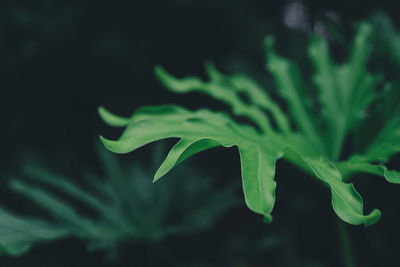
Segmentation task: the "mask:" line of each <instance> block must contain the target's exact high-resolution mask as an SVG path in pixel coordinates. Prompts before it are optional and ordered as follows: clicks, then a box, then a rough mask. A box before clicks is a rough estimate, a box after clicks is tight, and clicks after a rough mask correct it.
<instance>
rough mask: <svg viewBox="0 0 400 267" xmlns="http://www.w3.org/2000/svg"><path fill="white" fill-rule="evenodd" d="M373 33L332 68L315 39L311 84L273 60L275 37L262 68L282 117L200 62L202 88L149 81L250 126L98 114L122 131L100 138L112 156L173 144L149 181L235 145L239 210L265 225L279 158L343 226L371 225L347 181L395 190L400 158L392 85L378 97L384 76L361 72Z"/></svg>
mask: <svg viewBox="0 0 400 267" xmlns="http://www.w3.org/2000/svg"><path fill="white" fill-rule="evenodd" d="M372 32H373V29H372V26H371V25H370V24H368V23H360V24H359V25H358V26H357V34H356V36H355V38H354V41H353V44H352V47H351V50H350V53H349V57H348V59H347V61H346V62H345V63H343V64H336V63H334V62H333V61H332V59H331V57H330V54H329V48H328V44H327V42H326V41H325V40H323V39H322V38H320V37H318V36H313V37H312V38H311V42H310V44H309V47H308V55H309V57H310V59H311V61H312V63H313V65H314V69H315V74H314V75H313V77H312V84H311V83H305V82H304V81H303V79H302V77H301V75H300V71H299V69H298V68H297V67H296V65H295V63H293V62H291V61H290V60H288V59H286V58H284V57H282V56H280V55H278V54H277V53H275V51H274V49H273V43H274V39H273V37H271V36H268V37H267V38H266V39H265V49H266V54H267V60H266V68H267V70H268V71H269V73H270V74H271V75H272V76H273V78H274V80H275V84H276V89H277V91H278V93H279V94H280V95H281V96H282V97H283V99H284V100H285V101H286V103H287V107H288V110H287V112H284V110H283V109H282V108H281V107H280V105H279V104H278V101H274V100H272V99H271V97H270V96H269V95H268V94H267V92H266V91H265V90H264V89H263V88H262V87H260V86H259V85H258V84H257V83H256V82H254V81H253V80H251V79H249V78H247V77H246V76H244V75H233V76H226V75H223V74H221V73H220V72H219V71H217V69H216V68H215V67H214V65H212V64H211V63H207V64H206V71H207V73H208V76H209V81H208V82H204V81H202V80H201V79H199V78H197V77H187V78H183V79H178V78H175V77H173V76H171V75H170V74H168V73H167V72H166V71H165V70H164V69H163V68H161V67H156V69H155V73H156V76H157V77H158V79H159V80H160V81H161V83H162V84H163V85H164V86H165V87H167V88H168V89H169V90H171V91H173V92H175V93H188V92H193V91H197V92H201V93H204V94H208V95H210V96H211V97H213V98H215V99H217V100H220V101H222V102H225V103H227V104H228V105H230V106H231V108H232V112H233V114H234V115H237V116H242V117H243V116H244V117H247V118H248V119H249V120H251V122H252V124H254V126H251V125H245V124H242V123H238V122H237V121H235V120H234V119H232V117H231V116H229V115H228V114H226V113H223V112H214V111H210V110H208V109H200V110H197V111H191V110H187V109H185V108H182V107H179V106H174V105H163V106H156V107H142V108H140V109H139V110H137V111H136V112H135V113H134V114H133V115H132V116H131V117H129V118H124V117H120V116H117V115H114V114H112V113H110V112H109V111H107V110H106V109H105V108H104V107H100V108H99V114H100V116H101V117H102V119H103V120H104V121H105V122H106V123H107V124H108V125H111V126H116V127H126V128H125V130H124V132H123V133H122V135H121V137H120V138H119V139H118V140H109V139H106V138H104V137H101V140H102V142H103V143H104V145H105V147H106V148H108V149H109V150H111V151H113V152H116V153H128V152H131V151H133V150H135V149H137V148H139V147H141V146H143V145H146V144H148V143H151V142H154V141H157V140H161V139H165V138H178V139H179V141H178V142H177V143H176V145H175V146H173V147H172V149H171V150H170V152H169V154H168V155H167V157H166V159H165V161H164V162H163V163H162V164H161V166H160V168H159V169H158V171H157V172H156V174H155V176H154V181H157V180H159V179H160V178H161V177H162V176H164V175H165V174H166V173H168V172H169V171H170V170H171V169H172V168H173V167H174V166H176V165H177V164H179V163H181V162H182V161H184V160H185V159H187V158H188V157H190V156H192V155H194V154H196V153H198V152H201V151H204V150H206V149H210V148H213V147H216V146H224V147H232V146H236V147H237V148H238V150H239V154H240V160H241V169H242V181H243V191H244V196H245V201H246V204H247V206H248V207H249V208H250V209H251V210H252V211H254V212H256V213H259V214H262V215H263V216H264V219H265V221H267V222H269V221H271V220H272V216H271V212H272V210H273V207H274V202H275V188H276V182H275V180H274V175H275V164H276V161H277V160H278V159H280V158H284V159H285V160H287V161H289V162H291V163H293V164H294V165H295V166H297V167H299V168H301V169H303V170H304V171H306V172H308V173H310V174H311V175H312V176H313V177H315V178H316V179H317V180H318V181H320V182H322V183H324V184H325V185H327V186H328V187H329V188H330V190H331V195H332V205H333V209H334V211H335V212H336V214H337V215H338V216H339V217H340V218H341V219H342V220H344V221H346V222H348V223H350V224H354V225H358V224H364V225H365V226H368V225H371V224H374V223H376V222H377V221H378V220H379V218H380V216H381V213H380V211H379V210H377V209H374V210H372V212H370V213H368V214H364V211H363V209H364V208H363V200H362V198H361V196H360V194H359V193H358V192H357V191H356V189H355V187H354V185H353V184H352V183H351V182H350V179H351V178H353V177H354V176H355V175H356V174H358V173H371V174H375V175H378V176H382V177H384V178H385V179H386V180H387V181H388V182H390V183H396V184H398V183H400V173H399V172H397V171H394V170H388V169H387V167H385V166H384V165H383V164H385V163H386V162H388V161H389V159H390V158H391V157H392V156H393V155H395V154H396V153H398V152H399V151H400V119H399V118H400V117H399V116H398V115H399V108H398V105H389V102H393V101H394V103H396V101H397V102H398V98H394V97H396V96H397V88H396V87H395V86H393V85H392V84H390V83H389V82H385V83H384V90H383V91H382V90H381V91H380V90H378V85H379V84H380V83H383V75H376V74H371V73H369V72H368V71H367V63H368V59H369V56H370V54H371V51H372V44H371V35H372ZM307 89H308V90H307ZM315 89H316V90H315ZM242 95H245V96H246V97H247V98H248V99H249V100H250V103H248V102H246V101H245V100H243V99H242V98H241V96H242ZM393 98H394V99H393ZM375 114H381V117H380V118H381V119H382V123H380V129H379V130H378V131H372V128H373V127H375V126H376V124H375V123H373V122H369V121H368V120H369V119H370V118H372V117H373V116H375ZM378 124H379V123H378ZM360 129H367V130H368V131H370V132H369V133H372V139H371V140H368V141H366V142H361V143H360V142H359V140H358V136H360ZM361 135H362V133H361ZM346 138H353V140H354V147H353V148H352V149H346V150H349V151H351V153H350V156H345V157H344V156H343V155H344V153H343V152H344V143H345V140H346ZM361 139H362V138H360V140H361Z"/></svg>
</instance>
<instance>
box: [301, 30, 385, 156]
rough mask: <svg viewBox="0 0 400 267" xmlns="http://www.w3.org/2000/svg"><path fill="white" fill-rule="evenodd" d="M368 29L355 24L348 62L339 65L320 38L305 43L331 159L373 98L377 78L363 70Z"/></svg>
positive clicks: (367, 47)
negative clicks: (312, 65)
mask: <svg viewBox="0 0 400 267" xmlns="http://www.w3.org/2000/svg"><path fill="white" fill-rule="evenodd" d="M371 32H372V29H371V27H370V26H369V25H368V24H366V23H362V24H360V25H359V27H358V33H357V35H356V37H355V39H354V42H353V45H352V49H351V53H350V56H349V61H348V62H347V63H344V64H342V65H339V66H338V65H336V64H334V63H333V62H332V60H331V58H330V55H329V49H328V44H327V43H326V41H325V40H323V39H322V38H321V37H317V36H315V37H313V39H312V41H311V44H310V46H309V50H308V52H309V55H310V58H311V59H312V61H313V63H314V66H315V70H316V73H315V75H314V79H313V80H314V83H315V85H316V86H317V87H318V89H319V100H320V102H321V105H322V112H323V115H324V118H325V122H326V123H327V134H328V138H327V144H328V145H329V151H330V153H331V155H332V157H333V158H334V159H336V158H338V157H339V152H340V151H341V148H342V145H343V142H344V138H345V136H346V135H347V132H348V131H349V130H350V129H351V128H352V127H353V126H354V124H355V123H356V122H357V121H359V120H360V119H362V118H363V117H364V114H363V112H364V111H365V109H366V108H367V106H368V105H370V104H371V102H372V101H373V100H375V99H376V97H377V94H376V92H375V88H376V86H377V84H378V82H379V81H380V80H381V78H380V77H378V76H373V75H371V74H369V73H368V72H367V61H368V58H369V55H370V53H371V49H372V48H371V45H370V36H371Z"/></svg>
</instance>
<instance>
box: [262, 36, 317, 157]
mask: <svg viewBox="0 0 400 267" xmlns="http://www.w3.org/2000/svg"><path fill="white" fill-rule="evenodd" d="M274 42H275V40H274V38H273V37H272V36H268V37H266V38H265V41H264V44H265V50H266V53H267V62H266V68H267V69H268V70H269V72H270V73H271V74H272V76H273V77H274V80H275V83H276V85H277V87H278V90H279V93H280V94H281V95H282V96H283V97H284V98H285V99H286V101H287V103H288V105H289V111H290V114H291V115H292V117H293V119H294V121H295V122H296V124H297V125H298V127H299V128H300V130H301V131H302V132H303V133H304V134H305V138H307V139H308V141H309V144H310V145H312V146H313V149H314V150H317V151H319V152H320V153H322V154H324V153H325V152H324V147H323V144H322V141H321V137H320V136H319V134H318V129H317V126H316V122H315V121H314V120H313V118H312V117H311V115H310V110H309V109H308V108H307V106H306V104H305V101H304V100H303V98H304V96H305V93H304V90H303V87H304V85H303V81H302V79H301V75H300V73H299V70H298V68H297V66H296V65H295V64H294V63H292V62H291V61H289V60H287V59H285V58H283V57H281V56H279V55H278V54H276V53H275V51H274V48H273V45H274Z"/></svg>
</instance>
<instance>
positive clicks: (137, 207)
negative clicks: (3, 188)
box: [0, 149, 237, 255]
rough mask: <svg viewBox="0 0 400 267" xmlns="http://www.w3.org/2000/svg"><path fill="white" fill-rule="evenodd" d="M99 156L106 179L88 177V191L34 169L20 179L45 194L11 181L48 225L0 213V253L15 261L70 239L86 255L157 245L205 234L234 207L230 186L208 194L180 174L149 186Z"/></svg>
mask: <svg viewBox="0 0 400 267" xmlns="http://www.w3.org/2000/svg"><path fill="white" fill-rule="evenodd" d="M99 152H100V154H101V158H102V164H103V166H104V167H105V169H106V171H107V172H106V173H107V176H106V177H107V178H106V179H103V180H101V179H99V178H97V177H89V179H88V182H89V183H90V185H91V187H92V188H93V189H94V190H91V191H88V190H85V189H83V188H81V187H79V186H77V185H76V184H74V183H73V182H72V181H71V179H69V178H66V177H60V176H58V175H55V174H52V173H50V172H47V171H45V170H43V169H39V168H37V167H29V168H25V171H24V173H25V176H26V177H28V178H31V179H32V182H40V183H42V184H43V185H46V186H48V187H49V188H48V189H44V188H43V186H40V187H39V186H36V185H32V184H30V183H27V182H26V179H24V180H22V179H13V180H12V181H11V188H12V189H13V190H14V191H15V192H17V193H19V194H22V195H23V196H24V197H26V198H28V199H29V200H30V201H32V202H33V203H35V204H36V205H38V206H40V207H41V208H42V209H44V210H46V211H47V212H48V213H49V214H50V215H51V217H52V219H51V220H50V219H28V218H24V217H20V216H15V215H12V214H11V213H8V212H6V211H4V210H0V252H5V253H8V254H10V255H20V254H22V253H24V252H26V251H27V250H28V249H29V248H30V247H31V245H32V244H33V243H36V242H43V241H51V240H54V239H59V238H65V237H66V236H69V235H71V236H75V237H77V238H81V239H84V240H86V241H87V243H88V248H89V250H94V249H104V250H107V252H108V253H113V252H115V251H114V250H115V249H116V248H117V246H118V245H121V243H122V242H126V241H129V240H144V241H146V242H157V241H158V240H160V239H163V238H165V237H166V236H167V235H170V234H183V233H190V232H196V231H200V230H203V229H207V228H208V227H210V226H211V224H212V222H213V221H214V220H216V219H217V218H218V217H219V216H220V215H221V214H223V213H224V212H225V211H226V210H227V209H229V208H230V207H232V206H233V205H235V203H237V200H236V198H235V195H234V189H235V187H236V186H235V185H234V184H232V185H229V186H228V187H227V188H225V189H223V190H220V191H219V192H212V189H211V184H210V179H208V178H204V177H202V176H203V175H201V172H191V173H193V174H192V175H191V177H190V179H187V178H186V174H187V173H188V170H182V171H181V172H180V173H174V177H171V178H172V179H171V181H168V182H166V183H162V184H160V185H153V184H152V183H151V179H148V178H149V175H148V174H147V172H146V171H145V170H143V168H142V167H141V166H140V165H138V164H131V165H130V167H129V168H128V171H127V170H124V171H123V170H121V168H120V167H119V166H118V162H117V161H116V159H115V158H114V157H113V156H112V155H110V153H108V152H106V151H104V150H101V149H99ZM154 161H155V162H156V161H157V160H156V159H154ZM57 190H58V191H60V193H62V195H64V196H68V197H70V198H73V199H76V200H78V201H79V202H80V203H81V204H83V205H85V206H87V207H88V208H90V209H91V211H92V212H91V213H93V212H94V213H95V217H94V218H93V216H87V215H83V214H80V213H79V212H78V210H79V209H78V210H77V209H76V207H74V206H73V205H72V203H69V201H68V199H65V198H63V197H62V195H61V196H59V195H58V194H56V193H55V192H54V191H57ZM204 196H207V197H206V198H205V197H204Z"/></svg>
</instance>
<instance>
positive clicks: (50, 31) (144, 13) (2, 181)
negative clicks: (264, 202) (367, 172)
mask: <svg viewBox="0 0 400 267" xmlns="http://www.w3.org/2000/svg"><path fill="white" fill-rule="evenodd" d="M399 5H400V3H399V2H398V1H388V0H380V1H301V2H292V1H233V0H229V1H228V0H220V1H200V0H191V1H184V0H171V1H129V2H127V1H101V0H100V1H91V0H86V1H73V0H72V1H62V0H58V1H49V0H36V1H1V3H0V36H1V41H0V83H1V93H2V94H1V96H0V110H1V112H0V119H1V131H0V136H1V152H0V205H1V207H7V208H9V209H13V210H15V211H17V212H28V213H29V212H30V213H34V212H35V211H36V210H35V208H32V207H31V206H32V203H30V202H29V201H26V199H24V198H21V197H20V196H17V195H16V194H15V193H13V192H12V191H10V190H9V189H8V185H7V184H8V180H9V179H10V178H11V177H15V176H18V175H20V172H21V166H23V165H25V164H26V163H30V164H37V165H40V166H43V167H44V168H47V169H49V170H51V171H54V172H56V173H60V174H63V175H66V176H68V177H71V179H74V180H75V181H76V182H78V183H79V182H80V177H81V176H82V174H83V173H85V172H88V171H92V172H95V173H100V175H101V174H102V172H103V166H102V163H101V161H99V160H98V155H97V153H98V152H97V148H96V147H97V145H96V144H98V136H99V135H100V134H102V135H105V136H107V137H109V138H117V137H118V135H119V134H120V130H118V129H117V130H116V129H110V127H107V126H105V125H104V124H103V123H102V122H101V120H100V119H99V116H98V114H97V108H98V106H100V105H104V106H105V107H107V108H108V109H109V110H112V111H113V112H115V113H117V114H121V115H130V114H131V113H132V112H133V111H134V110H135V109H136V108H138V107H140V106H142V105H156V104H162V103H177V104H181V105H184V106H186V107H188V108H198V107H201V106H209V107H211V108H213V109H226V108H227V107H226V106H224V105H223V104H221V103H219V102H216V101H213V100H211V99H209V98H208V97H205V96H202V95H198V94H190V95H174V94H172V93H170V92H168V91H167V90H165V89H164V88H163V87H162V86H161V85H160V84H159V83H158V82H157V80H156V79H155V77H154V74H153V69H154V66H156V65H158V64H161V65H162V66H164V67H165V68H166V69H167V70H169V71H170V72H171V73H173V74H176V75H178V76H184V75H189V74H198V75H204V62H205V61H206V60H212V61H213V62H215V63H216V65H217V66H218V67H219V68H220V69H221V70H223V71H224V72H227V73H231V72H244V73H246V74H248V75H250V76H251V77H253V78H254V79H256V80H257V81H258V82H260V83H261V84H263V85H264V86H265V87H267V88H268V87H273V83H272V81H271V79H270V77H269V76H268V75H267V74H266V73H265V71H264V52H263V47H262V40H263V37H264V36H265V35H266V34H273V35H275V36H276V38H277V50H278V51H279V52H281V53H283V54H285V55H287V56H289V57H291V58H293V59H295V60H298V61H299V62H300V61H302V62H305V61H307V56H306V53H305V52H304V51H305V47H306V45H307V38H308V36H309V34H310V33H311V32H319V33H320V34H324V26H323V25H324V24H323V22H324V20H325V19H326V18H330V19H332V18H333V19H334V21H335V22H336V23H337V24H336V25H338V26H339V27H338V29H339V34H338V36H336V37H337V38H336V37H335V38H336V39H335V42H336V43H337V47H338V49H337V54H338V57H339V58H340V57H343V55H344V52H345V51H346V49H345V48H346V47H347V46H348V44H349V42H350V40H351V37H352V34H353V28H352V25H353V23H354V22H356V21H359V20H363V19H364V20H365V19H368V18H369V17H370V16H371V14H373V13H374V12H376V11H377V10H381V11H384V12H385V13H387V14H388V15H389V16H390V17H391V18H392V20H393V22H394V24H395V25H399V16H398V12H399V11H400V9H399ZM321 25H322V26H321ZM304 71H305V72H306V73H307V71H309V70H307V67H305V69H304ZM169 144H170V143H169V142H165V145H166V146H168V145H169ZM154 149H155V146H154V145H149V146H147V147H145V148H142V149H140V150H138V151H137V152H135V153H134V154H133V155H123V156H118V160H120V161H121V162H123V163H124V164H126V165H127V164H129V162H130V161H135V162H140V164H142V165H143V166H145V167H146V168H148V169H149V177H148V179H149V180H151V179H152V173H153V172H155V170H156V169H155V168H154V167H153V164H152V161H153V158H152V157H153V156H152V155H153V153H152V151H153V150H154ZM396 162H398V161H396V160H394V161H393V162H392V163H391V164H392V165H393V166H396ZM184 164H186V165H187V167H188V166H190V167H188V169H187V173H186V175H184V177H182V179H190V178H191V176H192V174H191V173H192V172H198V173H201V174H202V175H203V176H204V177H205V179H212V180H216V181H215V182H213V183H214V186H215V188H219V187H223V186H225V185H228V184H231V183H238V184H240V168H239V158H238V155H237V153H236V151H235V150H234V149H222V148H221V149H213V150H211V151H207V152H204V153H202V154H200V155H198V156H196V157H195V158H194V159H193V160H189V161H188V162H185V163H184ZM397 169H398V168H397ZM167 178H168V177H166V179H167ZM364 179H365V180H363V183H362V184H361V183H360V184H359V188H360V193H361V194H362V195H363V196H364V200H365V202H366V203H365V205H366V207H367V209H371V208H374V207H377V208H379V209H380V210H381V211H382V213H383V216H382V219H381V221H380V222H379V223H378V224H377V225H374V226H372V227H369V228H367V229H365V228H364V227H361V226H351V227H348V231H349V233H350V237H351V243H352V249H353V254H354V257H355V259H356V262H357V264H358V266H397V264H400V260H398V252H397V251H398V249H399V245H398V239H399V237H400V232H399V229H398V224H399V222H400V213H399V212H398V210H399V209H400V202H399V200H400V194H399V193H400V188H399V187H396V186H393V185H389V184H387V183H385V182H384V181H382V180H380V179H376V178H373V177H369V176H367V177H365V178H364ZM276 180H277V182H278V189H277V202H276V206H275V210H274V222H273V223H272V224H268V225H267V224H264V223H262V218H261V217H260V216H258V215H256V214H253V213H252V212H251V211H249V210H248V209H247V208H246V207H245V204H244V201H242V194H241V192H240V189H239V190H237V191H236V196H237V198H238V199H239V200H240V201H238V203H237V205H234V206H233V207H232V208H231V209H229V210H227V211H226V212H224V214H222V215H221V216H220V217H218V218H217V219H216V220H215V222H214V223H213V224H212V225H211V226H210V227H207V229H203V230H202V231H198V232H194V233H190V234H177V235H172V236H169V237H167V238H165V239H163V240H161V241H159V242H158V243H157V244H155V243H154V242H145V241H143V240H141V241H135V240H132V242H127V243H126V244H124V245H123V246H121V247H120V248H119V252H118V255H117V256H116V257H111V258H110V257H109V256H107V253H106V252H105V251H94V252H87V250H86V245H85V242H83V241H81V240H78V239H75V238H67V239H63V240H60V241H56V242H52V243H51V244H49V243H42V244H38V245H35V246H34V247H33V249H32V250H31V251H30V252H28V253H27V254H25V255H23V256H22V257H17V258H15V257H9V256H2V257H1V258H0V266H54V267H56V266H342V262H343V261H342V251H341V243H340V241H339V239H338V237H337V236H338V233H337V230H336V217H335V215H334V213H333V210H332V208H331V205H330V195H329V192H328V191H327V190H325V189H324V188H323V187H322V186H320V185H319V184H317V183H315V182H314V181H313V180H312V179H310V178H309V177H307V175H305V174H303V173H302V172H300V171H299V170H297V169H295V168H294V167H292V166H290V165H288V164H286V163H285V162H279V163H278V167H277V177H276ZM355 182H356V184H358V182H359V181H358V180H356V181H355ZM205 197H206V196H205ZM181 200H182V199H181ZM183 201H184V200H183ZM179 204H180V203H179V202H177V203H176V205H179ZM160 246H162V247H164V248H168V252H167V254H168V255H167V256H165V255H164V254H165V253H166V252H160V251H159V249H158V248H159V247H160ZM396 263H397V264H396Z"/></svg>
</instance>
